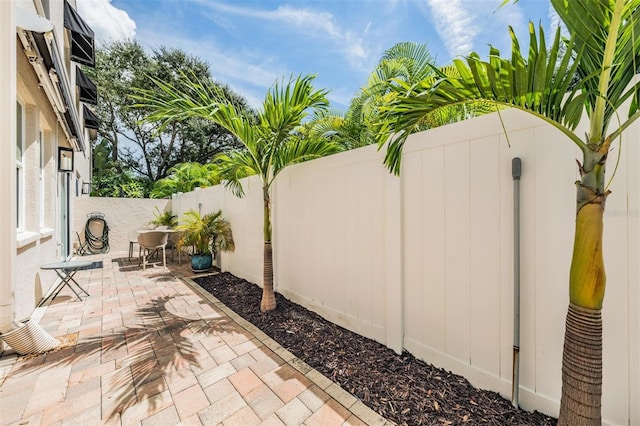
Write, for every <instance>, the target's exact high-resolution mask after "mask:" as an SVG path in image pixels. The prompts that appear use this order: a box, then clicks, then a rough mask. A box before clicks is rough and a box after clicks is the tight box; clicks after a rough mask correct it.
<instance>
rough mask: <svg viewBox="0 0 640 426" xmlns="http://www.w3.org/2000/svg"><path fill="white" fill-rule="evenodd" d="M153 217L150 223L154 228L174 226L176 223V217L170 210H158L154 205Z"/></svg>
mask: <svg viewBox="0 0 640 426" xmlns="http://www.w3.org/2000/svg"><path fill="white" fill-rule="evenodd" d="M153 215H154V218H153V220H152V221H151V222H149V224H150V225H153V226H154V228H157V227H159V226H166V227H167V228H174V227H175V226H176V225H178V217H177V216H176V215H174V214H172V213H171V210H168V211H165V212H162V213H161V212H160V210H159V209H158V208H157V207H156V213H154V214H153Z"/></svg>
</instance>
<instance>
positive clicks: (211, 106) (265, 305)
mask: <svg viewBox="0 0 640 426" xmlns="http://www.w3.org/2000/svg"><path fill="white" fill-rule="evenodd" d="M314 78H315V76H313V75H307V76H298V77H297V78H293V77H292V78H290V79H289V80H288V81H287V82H285V81H283V80H281V81H277V82H276V83H275V84H274V86H273V87H272V88H271V89H270V90H269V91H268V92H267V94H266V96H265V99H264V101H263V103H262V108H261V110H260V111H259V112H258V114H257V116H255V115H253V114H250V113H248V112H247V111H244V110H241V109H238V108H237V107H236V106H235V105H234V104H232V103H231V102H229V101H228V100H226V99H225V97H224V95H223V94H222V93H221V92H220V91H218V90H216V88H215V87H213V88H212V87H211V86H210V85H206V84H201V83H199V82H198V81H196V80H194V79H192V78H185V79H184V82H183V84H182V85H181V86H180V90H179V89H176V87H175V86H173V85H171V84H168V83H164V82H162V81H157V80H156V84H157V86H158V88H159V89H160V91H140V92H139V94H138V96H136V98H137V99H138V100H139V101H140V102H141V106H144V107H147V108H149V109H150V110H151V111H152V114H151V115H150V116H149V117H148V119H149V120H152V121H153V120H159V121H163V122H165V123H171V122H172V121H174V120H181V119H186V118H190V117H200V118H204V119H207V120H211V121H212V122H214V123H217V124H219V125H220V126H222V127H224V128H225V129H227V130H228V131H229V132H230V133H232V134H233V135H234V136H236V137H237V138H238V139H239V140H240V141H241V142H242V144H243V146H244V147H243V149H238V150H233V151H230V152H229V153H227V154H223V155H220V156H219V157H218V158H217V159H216V162H217V164H218V165H219V167H220V174H221V177H222V179H223V181H224V185H225V186H226V187H227V188H229V189H230V190H231V191H232V192H233V193H234V194H235V195H237V196H242V195H243V194H244V191H243V189H242V184H241V182H240V179H241V178H242V177H245V176H248V175H252V174H256V175H258V176H259V177H260V179H261V181H262V198H263V219H264V220H263V234H264V235H263V236H264V269H263V293H262V300H261V302H260V310H261V311H262V312H267V311H270V310H273V309H275V308H276V299H275V294H274V288H273V249H272V243H271V237H272V225H271V187H272V185H273V182H274V180H275V178H276V177H277V176H278V175H279V174H280V172H282V170H284V169H285V168H286V167H287V166H289V165H291V164H295V163H299V162H301V161H306V160H310V159H313V158H318V157H322V156H324V155H327V154H331V153H333V152H336V151H337V148H336V147H335V145H333V144H331V143H329V142H327V141H326V140H324V139H318V138H306V137H304V136H303V135H302V134H301V133H299V132H298V131H297V129H298V128H299V126H300V125H301V123H302V120H303V119H304V118H305V117H306V116H307V114H308V113H309V112H310V111H313V110H317V109H323V108H326V107H327V106H328V101H327V98H326V94H327V91H326V90H316V89H314V88H313V86H312V82H313V79H314ZM285 83H286V84H285ZM158 92H159V93H158Z"/></svg>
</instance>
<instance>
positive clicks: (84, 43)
mask: <svg viewBox="0 0 640 426" xmlns="http://www.w3.org/2000/svg"><path fill="white" fill-rule="evenodd" d="M64 27H65V28H67V29H68V30H69V31H71V60H73V61H76V62H78V63H81V64H84V65H89V66H92V67H93V66H95V63H96V61H95V49H94V35H93V30H92V29H91V27H89V25H87V23H86V22H84V20H83V19H82V18H81V17H80V15H78V12H76V11H75V9H74V8H73V7H71V5H70V4H69V2H68V1H66V0H65V2H64Z"/></svg>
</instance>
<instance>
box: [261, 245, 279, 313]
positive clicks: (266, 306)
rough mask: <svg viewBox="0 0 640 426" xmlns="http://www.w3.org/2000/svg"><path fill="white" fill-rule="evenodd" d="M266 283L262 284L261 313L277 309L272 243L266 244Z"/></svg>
mask: <svg viewBox="0 0 640 426" xmlns="http://www.w3.org/2000/svg"><path fill="white" fill-rule="evenodd" d="M263 271H264V277H263V279H264V282H263V284H262V300H261V301H260V312H262V313H264V312H268V311H272V310H274V309H275V308H276V296H275V294H274V292H273V252H272V250H271V241H265V242H264V269H263Z"/></svg>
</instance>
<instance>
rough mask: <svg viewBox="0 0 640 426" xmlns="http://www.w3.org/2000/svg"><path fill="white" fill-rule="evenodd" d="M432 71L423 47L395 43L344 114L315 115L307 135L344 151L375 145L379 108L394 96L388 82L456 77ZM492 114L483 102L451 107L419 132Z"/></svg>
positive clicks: (445, 69)
mask: <svg viewBox="0 0 640 426" xmlns="http://www.w3.org/2000/svg"><path fill="white" fill-rule="evenodd" d="M434 67H435V58H434V57H432V56H431V53H430V52H429V49H428V48H427V45H426V44H420V43H414V42H409V41H405V42H400V43H396V44H395V45H393V46H392V47H390V48H389V49H387V50H386V51H385V52H384V53H383V55H382V57H381V58H380V61H379V62H378V64H377V65H376V67H375V69H374V70H373V71H372V72H371V74H370V75H369V79H368V80H367V84H366V86H364V87H363V88H361V89H360V91H359V92H358V94H357V95H356V96H355V97H354V98H353V99H352V100H351V103H350V105H349V109H348V110H347V112H346V113H342V112H339V111H333V110H330V111H323V112H321V113H320V114H318V115H316V116H315V117H314V118H313V120H311V122H310V123H309V125H308V127H309V133H310V135H312V136H325V137H330V138H332V140H335V141H336V143H337V144H339V145H340V146H341V147H343V148H344V149H347V150H348V149H353V148H359V147H362V146H366V145H371V144H374V143H376V135H375V133H376V123H377V122H378V114H379V110H380V107H381V106H382V105H384V104H385V103H388V102H389V101H390V100H391V99H392V98H393V97H394V96H397V93H396V91H395V90H393V89H390V88H389V87H388V86H387V84H388V82H392V81H393V82H396V81H397V82H402V84H404V85H408V86H411V85H413V84H416V83H418V82H421V81H425V80H428V79H431V80H432V81H435V79H436V78H439V75H440V74H445V75H447V76H450V77H457V76H458V73H457V70H456V68H455V67H452V66H447V67H442V68H440V69H439V73H438V72H437V71H436V70H435V69H434ZM394 84H395V83H394ZM494 110H495V105H494V104H493V103H486V102H475V103H470V104H467V105H453V106H451V107H449V108H446V109H442V110H440V111H438V112H437V113H434V114H430V115H428V116H425V117H424V119H423V120H422V122H421V123H420V129H421V130H426V129H429V128H433V127H438V126H443V125H445V124H449V123H453V122H456V121H460V120H464V119H467V118H470V117H473V116H477V115H482V114H487V113H489V112H493V111H494Z"/></svg>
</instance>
